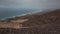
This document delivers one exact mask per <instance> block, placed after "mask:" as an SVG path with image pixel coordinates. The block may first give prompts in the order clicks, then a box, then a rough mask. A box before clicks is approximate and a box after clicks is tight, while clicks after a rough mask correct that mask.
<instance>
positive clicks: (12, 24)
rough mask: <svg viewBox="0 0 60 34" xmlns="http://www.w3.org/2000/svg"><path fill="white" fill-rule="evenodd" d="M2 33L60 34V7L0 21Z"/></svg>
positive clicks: (0, 33) (0, 31) (0, 32)
mask: <svg viewBox="0 0 60 34" xmlns="http://www.w3.org/2000/svg"><path fill="white" fill-rule="evenodd" d="M1 24H2V25H1ZM8 24H9V25H8ZM0 34H60V9H58V10H54V11H51V12H48V13H44V14H40V13H36V14H30V15H25V16H21V17H16V18H11V19H7V20H3V21H0Z"/></svg>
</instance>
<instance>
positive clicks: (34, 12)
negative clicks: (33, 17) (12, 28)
mask: <svg viewBox="0 0 60 34" xmlns="http://www.w3.org/2000/svg"><path fill="white" fill-rule="evenodd" d="M42 11H43V10H39V11H33V12H30V13H26V14H21V15H17V16H12V17H6V18H2V19H0V20H7V19H11V18H16V17H21V16H25V15H30V14H36V13H38V12H42Z"/></svg>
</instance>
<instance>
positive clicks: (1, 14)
mask: <svg viewBox="0 0 60 34" xmlns="http://www.w3.org/2000/svg"><path fill="white" fill-rule="evenodd" d="M44 10H47V11H50V10H51V9H44ZM53 10H54V9H53ZM42 11H43V9H9V8H8V9H7V8H0V20H5V19H10V18H15V17H20V16H24V15H27V14H33V13H37V12H42Z"/></svg>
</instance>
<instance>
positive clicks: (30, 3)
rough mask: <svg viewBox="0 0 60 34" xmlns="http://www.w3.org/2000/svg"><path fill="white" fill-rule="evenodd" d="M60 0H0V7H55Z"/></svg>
mask: <svg viewBox="0 0 60 34" xmlns="http://www.w3.org/2000/svg"><path fill="white" fill-rule="evenodd" d="M56 7H58V8H59V7H60V0H0V8H36V9H42V8H56Z"/></svg>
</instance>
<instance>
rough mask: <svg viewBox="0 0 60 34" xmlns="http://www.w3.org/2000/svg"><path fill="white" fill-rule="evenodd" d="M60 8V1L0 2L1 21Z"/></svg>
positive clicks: (13, 0)
mask: <svg viewBox="0 0 60 34" xmlns="http://www.w3.org/2000/svg"><path fill="white" fill-rule="evenodd" d="M58 8H60V0H0V19H3V18H8V17H13V16H17V15H23V14H27V13H31V12H34V11H36V10H43V9H58Z"/></svg>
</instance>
